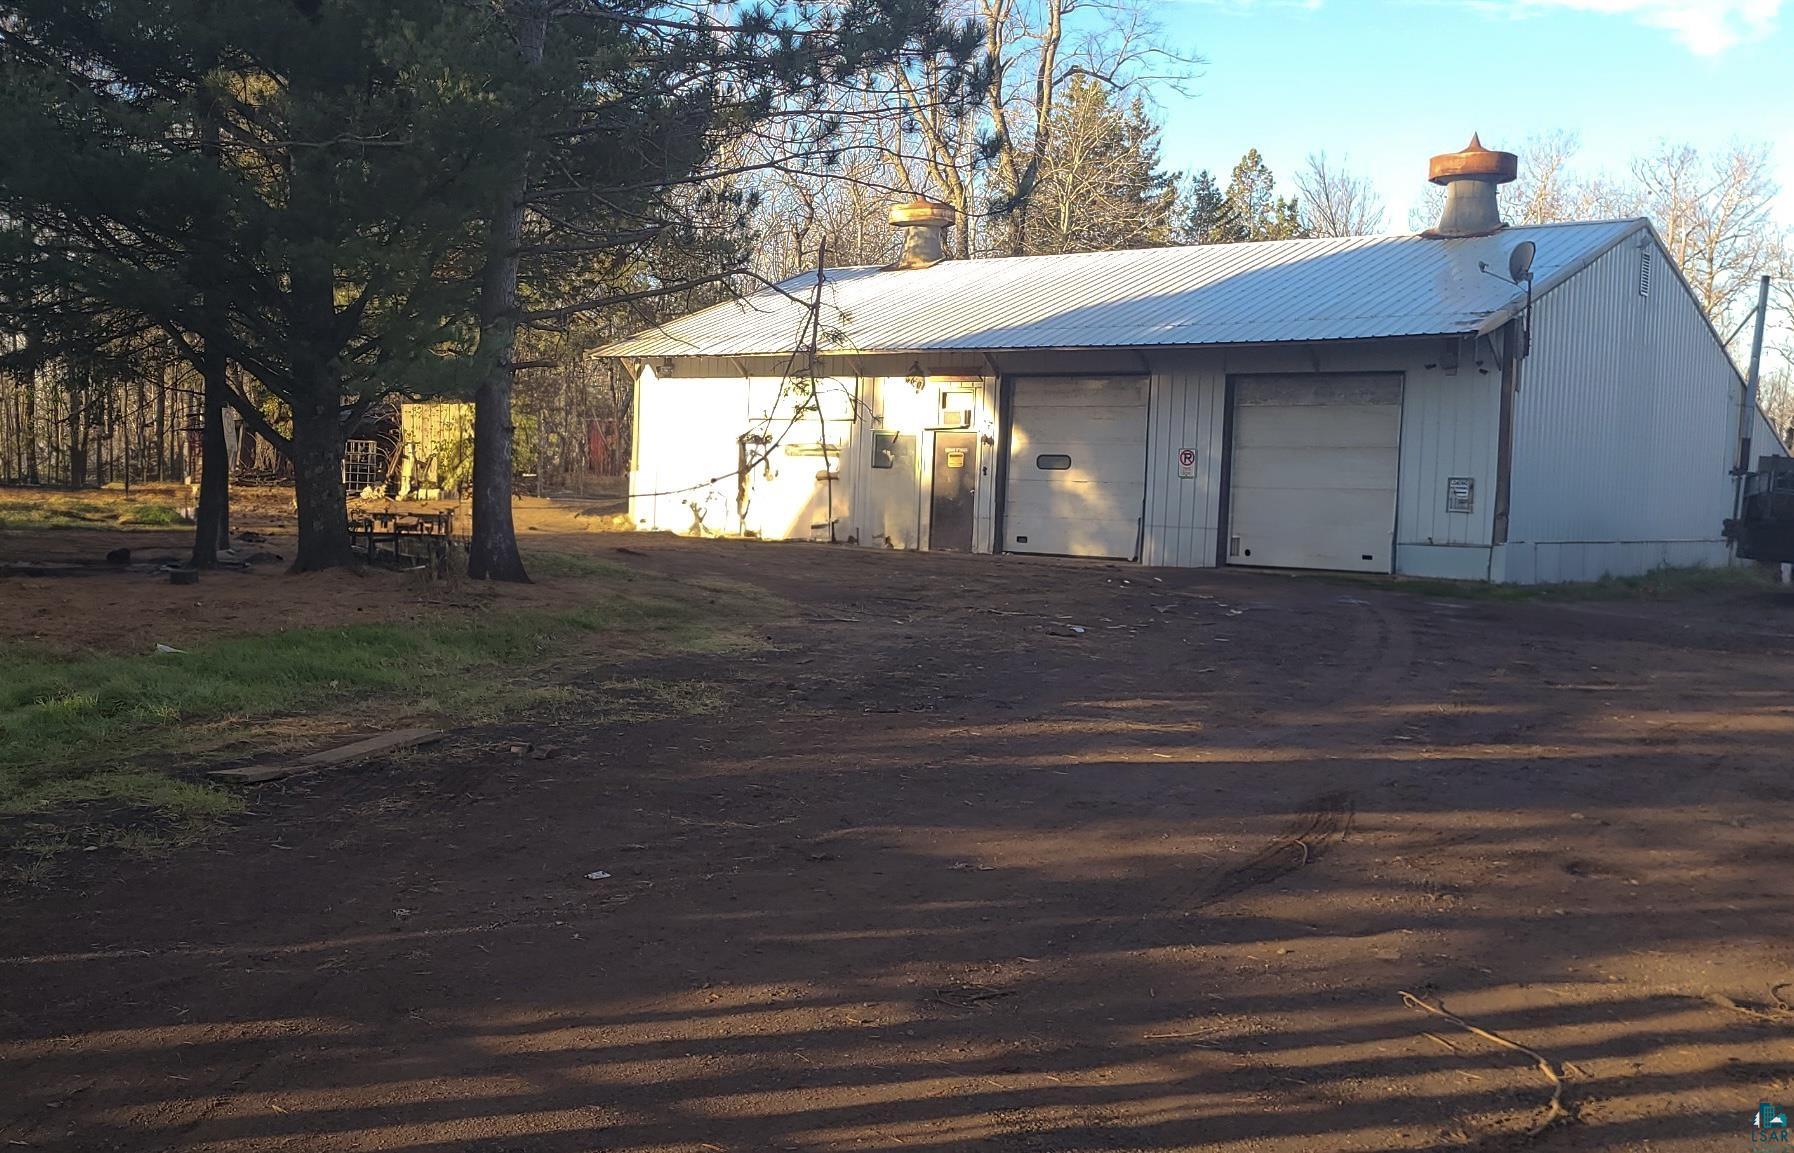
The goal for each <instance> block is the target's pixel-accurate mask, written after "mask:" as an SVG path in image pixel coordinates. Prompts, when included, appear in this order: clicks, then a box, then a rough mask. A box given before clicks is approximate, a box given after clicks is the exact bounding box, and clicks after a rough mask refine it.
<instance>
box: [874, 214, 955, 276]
mask: <svg viewBox="0 0 1794 1153" xmlns="http://www.w3.org/2000/svg"><path fill="white" fill-rule="evenodd" d="M958 221H959V213H957V212H955V211H954V210H953V206H952V205H951V204H945V203H942V202H941V201H939V200H931V199H929V198H928V197H926V196H918V197H916V198H915V199H914V200H910V201H906V202H904V203H901V204H893V205H891V224H892V225H893V226H894V227H896V228H900V229H902V230H903V254H902V255H901V256H899V257H898V258H897V263H895V264H893V265H891V266H890V267H892V268H927V267H928V266H929V265H931V264H939V263H940V262H941V261H942V260H945V259H946V257H947V245H946V238H945V236H944V233H945V231H946V230H947V229H949V228H951V227H953V225H954V224H956V223H958Z"/></svg>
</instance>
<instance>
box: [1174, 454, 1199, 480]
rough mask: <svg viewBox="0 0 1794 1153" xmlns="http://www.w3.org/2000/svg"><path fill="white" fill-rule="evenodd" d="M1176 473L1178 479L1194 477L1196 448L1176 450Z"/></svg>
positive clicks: (1191, 478) (1192, 478)
mask: <svg viewBox="0 0 1794 1153" xmlns="http://www.w3.org/2000/svg"><path fill="white" fill-rule="evenodd" d="M1177 475H1178V478H1179V479H1180V480H1194V479H1196V450H1195V449H1193V448H1180V449H1178V450H1177Z"/></svg>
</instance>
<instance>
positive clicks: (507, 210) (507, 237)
mask: <svg viewBox="0 0 1794 1153" xmlns="http://www.w3.org/2000/svg"><path fill="white" fill-rule="evenodd" d="M512 10H513V11H514V12H515V13H516V14H517V17H518V20H517V49H518V52H519V54H520V55H521V56H522V59H523V63H524V66H525V67H526V68H535V67H539V66H540V65H541V63H542V47H543V44H544V43H545V42H546V40H547V37H548V10H547V7H546V6H545V5H544V4H543V3H541V0H514V3H513V6H512ZM528 184H529V160H528V156H527V155H521V156H519V158H518V162H517V171H516V173H515V174H514V175H513V176H512V179H511V181H510V182H509V186H508V187H507V188H506V189H505V195H504V197H503V199H502V200H501V201H500V202H499V204H498V207H497V210H496V211H495V212H494V213H493V217H492V225H491V228H490V230H489V232H488V234H487V238H486V239H487V243H486V268H485V274H484V277H483V279H482V281H481V283H480V343H481V345H482V346H483V347H484V348H486V349H488V350H492V351H494V352H495V355H494V356H493V357H492V359H491V362H490V363H491V367H490V368H488V369H487V370H486V378H485V379H484V380H483V381H481V382H480V387H479V391H477V392H476V393H474V399H473V404H474V408H473V533H472V539H471V540H470V541H469V543H468V548H467V575H468V576H470V577H472V578H474V579H475V580H502V581H525V582H527V581H528V580H529V574H528V573H527V572H525V571H524V568H523V557H522V556H520V555H519V554H518V552H517V528H516V525H515V524H514V523H513V522H512V520H511V475H512V463H511V449H512V445H511V441H512V436H513V434H514V432H515V431H516V429H515V427H514V426H513V424H512V422H511V390H512V385H513V382H514V378H513V373H512V369H511V362H512V360H513V359H514V354H515V350H516V344H517V248H518V244H519V243H520V241H521V239H522V236H523V199H524V193H525V192H526V191H527V189H528Z"/></svg>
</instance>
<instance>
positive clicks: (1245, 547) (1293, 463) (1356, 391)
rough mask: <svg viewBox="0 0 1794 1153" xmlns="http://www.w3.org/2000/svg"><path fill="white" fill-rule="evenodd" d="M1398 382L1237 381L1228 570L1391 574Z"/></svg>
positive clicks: (1376, 378)
mask: <svg viewBox="0 0 1794 1153" xmlns="http://www.w3.org/2000/svg"><path fill="white" fill-rule="evenodd" d="M1401 432H1402V378H1401V376H1400V374H1397V373H1385V374H1368V373H1366V374H1341V375H1321V374H1315V375H1303V376H1244V377H1239V378H1236V381H1235V384H1234V400H1233V462H1232V465H1231V466H1230V467H1231V476H1230V478H1229V481H1230V484H1229V489H1230V491H1231V492H1232V501H1231V506H1232V507H1231V508H1230V510H1229V514H1228V522H1227V525H1228V528H1227V531H1228V540H1227V545H1228V547H1227V563H1228V564H1242V565H1265V566H1268V567H1271V568H1308V569H1342V570H1347V571H1354V572H1382V573H1386V572H1390V571H1391V570H1392V564H1393V561H1394V536H1395V499H1396V482H1397V478H1398V476H1399V475H1400V457H1401Z"/></svg>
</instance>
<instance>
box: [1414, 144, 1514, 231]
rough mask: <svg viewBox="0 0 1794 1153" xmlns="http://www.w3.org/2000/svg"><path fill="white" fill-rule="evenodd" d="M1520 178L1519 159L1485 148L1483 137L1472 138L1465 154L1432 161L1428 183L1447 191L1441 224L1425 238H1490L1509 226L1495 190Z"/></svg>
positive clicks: (1437, 158) (1509, 154) (1436, 157)
mask: <svg viewBox="0 0 1794 1153" xmlns="http://www.w3.org/2000/svg"><path fill="white" fill-rule="evenodd" d="M1519 175H1520V158H1519V157H1518V156H1515V155H1514V154H1513V153H1512V152H1497V151H1495V150H1494V149H1492V148H1484V147H1483V142H1482V137H1481V136H1479V135H1472V136H1471V137H1470V143H1469V144H1468V145H1467V146H1466V147H1465V148H1464V150H1463V151H1462V152H1447V153H1445V154H1444V155H1442V156H1435V157H1433V159H1432V161H1431V162H1430V163H1429V164H1428V165H1427V179H1428V180H1430V181H1432V182H1433V183H1434V184H1440V185H1444V187H1445V208H1444V209H1443V210H1442V211H1441V212H1440V213H1439V223H1438V224H1437V225H1435V226H1434V227H1432V228H1429V229H1428V230H1427V231H1425V232H1423V233H1421V235H1422V236H1427V237H1432V238H1433V239H1437V240H1449V239H1452V238H1456V237H1467V236H1488V235H1489V234H1491V233H1494V232H1499V231H1501V230H1502V229H1503V228H1506V227H1507V225H1506V224H1504V223H1502V220H1501V203H1500V198H1499V196H1498V195H1497V192H1496V190H1497V189H1498V188H1499V187H1500V186H1501V185H1503V184H1506V183H1508V182H1509V181H1511V180H1513V179H1514V178H1515V177H1517V176H1519Z"/></svg>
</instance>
